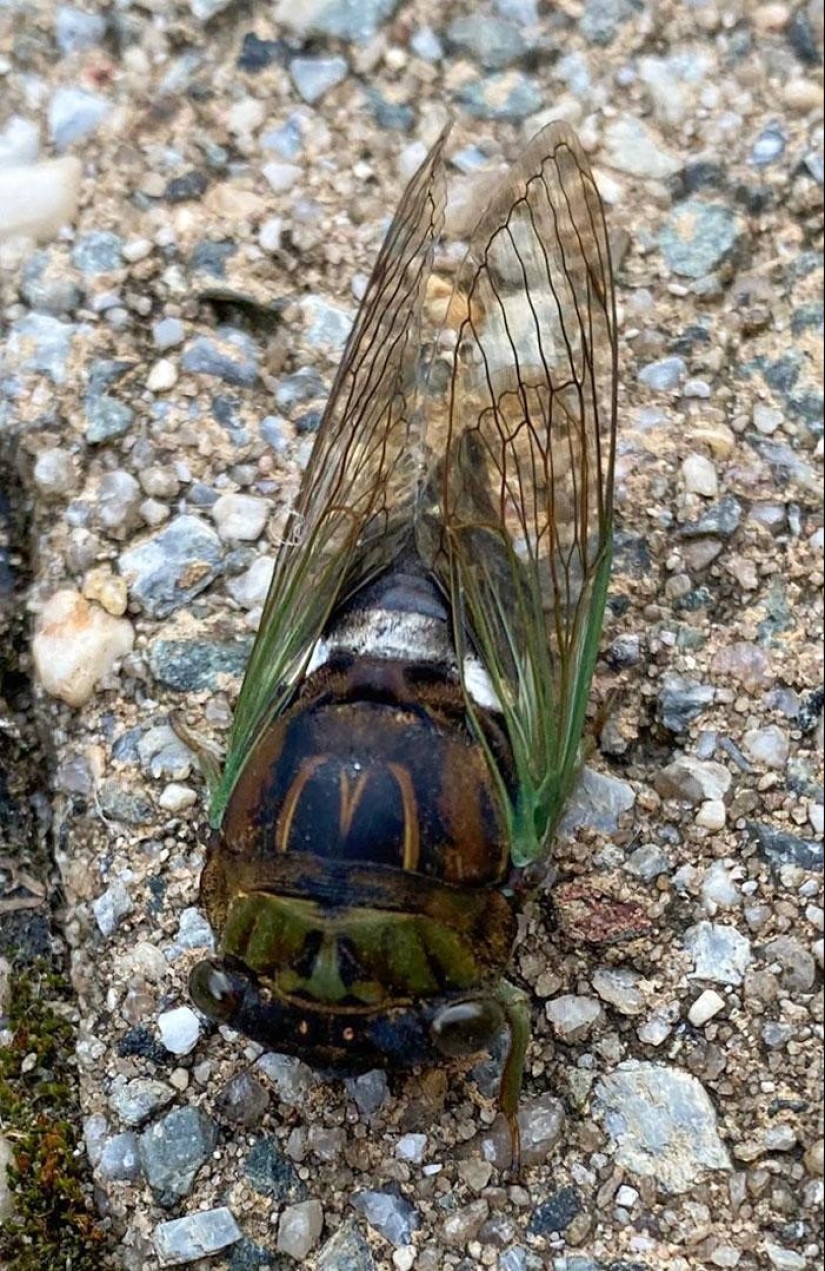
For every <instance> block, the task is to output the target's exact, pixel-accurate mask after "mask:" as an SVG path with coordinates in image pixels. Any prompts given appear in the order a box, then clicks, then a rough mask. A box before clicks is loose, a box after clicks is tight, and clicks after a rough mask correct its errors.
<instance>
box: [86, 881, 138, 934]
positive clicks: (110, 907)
mask: <svg viewBox="0 0 825 1271" xmlns="http://www.w3.org/2000/svg"><path fill="white" fill-rule="evenodd" d="M134 907H135V906H134V901H133V900H132V898H131V896H130V895H129V893H128V891H127V890H126V887H125V886H124V884H123V883H122V882H121V881H120V880H119V879H116V880H115V881H114V882H112V883H110V884H109V886H108V887H107V888H106V890H105V891H104V892H103V893H102V894H101V895H100V896H98V897H97V899H96V900H93V901H92V912H93V913H94V916H95V919H96V921H97V925H98V927H99V928H100V931H101V934H102V935H104V936H110V935H112V933H113V932H114V931H116V930H117V928H118V927H119V926H120V924H121V922H122V921H123V919H124V918H126V917H127V916H128V915H129V914H130V913H131V912H132V910H133V909H134Z"/></svg>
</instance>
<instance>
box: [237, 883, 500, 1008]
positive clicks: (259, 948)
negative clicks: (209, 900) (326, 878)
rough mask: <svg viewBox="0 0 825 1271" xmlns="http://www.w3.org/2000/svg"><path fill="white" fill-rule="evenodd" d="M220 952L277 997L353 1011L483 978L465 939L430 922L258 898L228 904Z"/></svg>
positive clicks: (480, 960)
mask: <svg viewBox="0 0 825 1271" xmlns="http://www.w3.org/2000/svg"><path fill="white" fill-rule="evenodd" d="M465 904H466V899H465ZM221 950H222V952H223V953H224V955H230V956H235V957H239V958H241V959H242V960H243V961H244V962H245V964H246V965H247V966H248V967H249V968H250V969H251V970H253V971H255V972H256V973H257V974H258V975H259V976H260V977H261V979H262V980H263V981H264V982H265V983H267V984H268V986H269V987H270V988H271V989H272V990H273V991H275V992H277V993H279V994H280V995H283V996H288V997H302V998H309V999H311V1000H312V1001H314V1002H317V1003H321V1004H328V1005H330V1006H350V1007H351V1008H353V1009H358V1008H362V1009H364V1008H367V1009H376V1008H378V1007H381V1006H384V1005H388V1004H389V1003H392V1002H396V1003H397V1002H403V1001H409V1000H410V999H413V998H418V997H430V996H433V995H435V994H437V993H442V992H444V991H449V990H462V989H469V988H473V987H475V986H477V985H478V984H480V983H481V982H482V981H483V980H484V978H485V975H486V973H488V971H489V965H488V963H487V961H486V960H485V958H484V955H483V951H482V950H480V949H479V947H478V944H477V942H476V941H475V940H474V939H473V936H472V934H471V932H470V931H468V930H458V929H455V928H454V927H453V926H452V925H448V924H447V923H445V922H444V921H442V920H441V919H439V918H437V917H432V916H430V915H427V914H421V913H399V912H391V911H388V910H384V909H374V908H366V907H365V908H361V907H348V908H342V909H336V910H334V911H331V910H329V909H327V908H325V907H323V906H321V905H318V904H317V903H316V902H314V901H311V900H303V899H299V898H296V897H285V896H277V895H273V894H272V893H265V892H253V893H248V894H242V895H240V896H237V897H236V898H235V899H234V900H233V901H232V902H231V904H230V906H229V911H228V913H227V919H226V925H225V927H224V931H223V940H222V945H221Z"/></svg>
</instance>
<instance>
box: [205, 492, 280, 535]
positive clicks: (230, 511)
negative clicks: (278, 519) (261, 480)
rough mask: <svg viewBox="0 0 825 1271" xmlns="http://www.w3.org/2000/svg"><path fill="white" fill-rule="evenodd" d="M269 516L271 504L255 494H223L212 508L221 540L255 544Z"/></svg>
mask: <svg viewBox="0 0 825 1271" xmlns="http://www.w3.org/2000/svg"><path fill="white" fill-rule="evenodd" d="M268 516H269V504H268V503H267V502H266V500H265V499H258V498H256V497H255V496H254V495H253V494H222V495H221V497H220V498H219V499H218V501H217V503H216V504H215V505H214V507H213V508H212V517H213V519H214V521H215V525H216V526H217V528H218V533H219V534H220V536H221V538H222V539H224V540H226V539H234V540H238V541H240V542H243V543H251V542H254V540H255V539H256V538H258V536H259V535H260V534H261V532H262V530H263V528H264V526H265V525H266V522H267V517H268Z"/></svg>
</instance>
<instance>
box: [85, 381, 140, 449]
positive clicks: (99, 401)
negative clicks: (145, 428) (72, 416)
mask: <svg viewBox="0 0 825 1271" xmlns="http://www.w3.org/2000/svg"><path fill="white" fill-rule="evenodd" d="M134 417H135V412H134V411H133V410H132V408H131V406H127V405H126V403H125V402H121V401H118V399H117V398H116V397H110V396H109V394H108V393H100V394H99V395H96V396H94V397H93V396H91V395H90V396H89V397H87V398H86V440H87V441H88V442H89V443H90V444H91V445H93V446H97V445H100V443H101V442H104V441H112V440H113V439H114V438H115V437H123V436H125V434H126V433H127V432H128V431H129V429H130V428H131V427H132V420H133V419H134Z"/></svg>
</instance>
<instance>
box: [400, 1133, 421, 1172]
mask: <svg viewBox="0 0 825 1271" xmlns="http://www.w3.org/2000/svg"><path fill="white" fill-rule="evenodd" d="M426 1150H427V1136H426V1134H402V1135H401V1138H400V1139H399V1140H398V1142H397V1143H396V1145H395V1155H396V1156H397V1157H398V1159H399V1161H412V1163H413V1164H414V1165H420V1164H421V1162H422V1161H423V1160H424V1153H425V1152H426Z"/></svg>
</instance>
